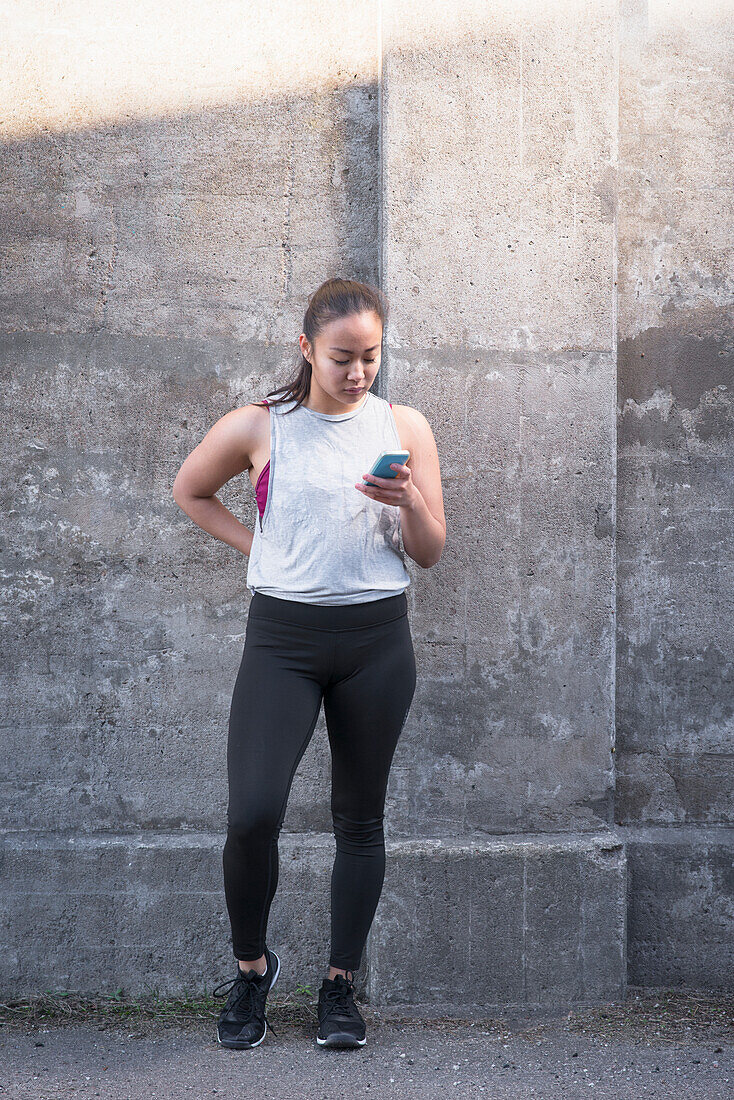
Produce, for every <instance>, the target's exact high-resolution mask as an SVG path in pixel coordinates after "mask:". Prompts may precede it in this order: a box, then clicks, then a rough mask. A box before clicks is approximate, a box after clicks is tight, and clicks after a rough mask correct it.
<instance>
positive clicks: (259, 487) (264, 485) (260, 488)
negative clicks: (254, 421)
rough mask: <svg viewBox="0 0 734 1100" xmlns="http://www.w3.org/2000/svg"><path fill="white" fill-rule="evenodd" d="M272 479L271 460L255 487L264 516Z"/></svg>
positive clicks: (264, 399) (265, 401)
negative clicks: (269, 482) (269, 484)
mask: <svg viewBox="0 0 734 1100" xmlns="http://www.w3.org/2000/svg"><path fill="white" fill-rule="evenodd" d="M263 404H265V405H268V404H269V401H268V400H267V399H266V398H263ZM269 477H270V459H268V461H267V462H266V463H265V466H264V467H263V471H262V473H261V474H260V477H259V478H258V479H257V484H256V485H255V499H256V500H257V510H258V512H259V513H260V515H261V516H262V515H263V514H264V512H265V504H266V502H267V499H268V480H269Z"/></svg>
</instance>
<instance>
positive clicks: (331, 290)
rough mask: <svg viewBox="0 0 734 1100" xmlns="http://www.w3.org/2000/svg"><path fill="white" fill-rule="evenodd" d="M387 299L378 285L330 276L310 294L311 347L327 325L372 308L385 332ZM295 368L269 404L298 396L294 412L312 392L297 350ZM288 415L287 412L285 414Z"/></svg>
mask: <svg viewBox="0 0 734 1100" xmlns="http://www.w3.org/2000/svg"><path fill="white" fill-rule="evenodd" d="M388 310H389V306H388V301H387V298H386V297H385V295H384V294H383V292H382V291H381V290H380V289H379V287H376V286H372V285H371V284H369V283H358V282H356V281H355V280H354V279H327V280H326V282H325V283H322V284H321V286H320V287H319V288H318V289H317V290H315V291H314V292H313V293H312V294H310V295H309V299H308V308H307V310H306V313H305V315H304V318H303V332H304V335H305V337H306V339H307V340H308V342H309V344H310V345H311V348H312V349H313V347H314V341H315V339H316V337H317V336H318V334H319V333H320V332H321V330H322V329H323V328H324V326H325V325H328V324H329V322H330V321H336V320H338V319H339V318H341V317H350V316H351V315H352V314H354V313H365V312H367V311H373V312H374V313H376V314H377V316H378V317H379V318H380V320H381V321H382V329H383V332H384V330H385V325H386V323H387V317H388ZM297 359H298V361H297V364H296V371H295V374H293V375H292V376H291V377H290V378H289V379H288V381H287V382H286V383H285V384H284V385H282V386H278V388H277V389H274V390H271V391H270V393H269V394H268V397H270V395H271V394H278V393H280V394H282V397H279V398H277V399H276V400H275V401H268V404H269V405H283V404H285V403H286V402H288V401H292V400H293V399H295V401H296V404H295V405H294V406H293V408H292V409H290V410H289V412H295V411H296V409H297V408H298V406H299V405H301V404H302V403H303V402H304V401H305V400H306V398H307V397H308V395H309V392H310V389H311V364H310V363H309V361H308V359H306V357H305V356H304V354H303V352H302V351H301V349H300V347H299V349H298V357H297ZM253 404H255V405H264V402H263V401H254V402H253ZM286 415H287V414H286Z"/></svg>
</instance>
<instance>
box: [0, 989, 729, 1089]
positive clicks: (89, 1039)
mask: <svg viewBox="0 0 734 1100" xmlns="http://www.w3.org/2000/svg"><path fill="white" fill-rule="evenodd" d="M360 1007H361V1011H362V1014H363V1016H364V1017H365V1019H366V1021H367V1045H366V1046H365V1047H363V1048H362V1049H359V1050H323V1049H321V1048H320V1047H318V1046H317V1045H316V1042H315V1040H314V1035H315V1025H314V1023H313V1021H311V1020H307V1021H306V1022H304V1021H303V1020H302V1019H301V1020H290V1021H289V1020H288V1019H287V1018H286V1019H279V1017H278V1015H277V1010H276V1008H275V1006H274V1009H273V1012H272V1013H270V1012H269V1013H268V1015H269V1017H271V1016H272V1019H273V1022H274V1024H275V1029H276V1032H277V1035H274V1034H273V1033H272V1032H270V1033H268V1035H267V1036H266V1038H265V1041H264V1042H263V1043H262V1044H261V1045H260V1046H259V1047H256V1048H254V1049H253V1050H246V1051H231V1050H226V1049H224V1048H223V1047H220V1046H219V1045H218V1043H217V1041H216V1037H215V1033H214V1027H215V1017H213V1016H212V1017H211V1018H208V1019H192V1020H189V1021H186V1020H185V1019H182V1020H179V1021H175V1022H165V1023H162V1022H161V1020H160V1019H159V1018H158V1019H157V1018H155V1017H148V1018H141V1019H135V1020H132V1021H128V1022H127V1023H126V1024H121V1023H119V1022H114V1023H110V1021H109V1020H106V1019H104V1018H98V1019H96V1020H94V1019H87V1020H84V1021H79V1020H75V1019H69V1020H66V1021H63V1022H52V1023H44V1022H38V1021H35V1022H29V1021H25V1022H24V1021H22V1020H17V1019H9V1020H6V1021H5V1022H4V1023H3V1024H2V1026H0V1066H2V1069H1V1070H0V1098H5V1097H12V1098H13V1100H47V1098H48V1100H50V1098H52V1097H53V1098H55V1100H56V1098H58V1097H62V1096H63V1097H64V1098H67V1097H68V1098H84V1100H86V1098H93V1097H94V1098H96V1097H103V1098H113V1097H114V1098H115V1100H139V1098H142V1097H146V1098H148V1097H155V1098H156V1100H168V1098H171V1100H174V1098H175V1100H180V1098H181V1097H186V1096H195V1097H215V1096H216V1097H223V1096H226V1097H258V1098H260V1097H262V1098H272V1100H275V1098H278V1100H281V1098H282V1100H286V1098H287V1100H332V1098H334V1100H337V1098H338V1100H343V1098H344V1097H345V1096H349V1097H352V1096H354V1097H365V1096H373V1097H380V1098H384V1100H414V1098H416V1097H420V1100H434V1098H435V1100H439V1098H440V1100H447V1098H450V1097H452V1096H456V1097H472V1098H473V1097H482V1098H490V1097H491V1098H493V1100H524V1098H526V1097H538V1098H541V1100H556V1098H558V1100H560V1098H563V1100H575V1098H576V1097H582V1096H583V1097H589V1096H593V1097H596V1098H597V1100H602V1098H603V1100H627V1098H629V1100H632V1098H634V1100H639V1098H641V1097H650V1098H660V1100H699V1098H700V1100H731V1098H732V1096H734V999H729V1000H726V999H721V998H719V999H718V1000H709V999H707V998H706V996H705V995H701V994H674V993H670V992H665V993H660V992H658V993H657V994H656V993H655V992H654V991H653V992H652V993H650V992H649V991H642V992H640V993H639V994H632V996H631V997H630V996H628V1001H627V1002H626V1003H625V1004H624V1005H609V1006H604V1007H602V1008H599V1007H596V1008H594V1009H589V1010H586V1011H584V1010H577V1011H574V1012H573V1013H569V1014H567V1015H564V1016H562V1017H556V1018H545V1019H541V1020H535V1021H533V1020H529V1019H528V1018H522V1017H516V1018H514V1019H512V1018H509V1017H507V1018H503V1019H501V1020H498V1019H492V1018H482V1017H481V1016H478V1015H477V1014H476V1013H475V1014H474V1018H467V1019H464V1020H457V1019H452V1020H446V1019H430V1018H421V1014H420V1012H418V1011H416V1010H410V1009H401V1010H396V1009H390V1010H388V1009H376V1008H371V1007H370V1006H360ZM424 1016H425V1014H424Z"/></svg>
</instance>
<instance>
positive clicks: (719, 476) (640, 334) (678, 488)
mask: <svg viewBox="0 0 734 1100" xmlns="http://www.w3.org/2000/svg"><path fill="white" fill-rule="evenodd" d="M623 7H624V12H625V14H624V17H623V19H622V23H621V31H622V45H621V54H620V164H619V203H620V209H619V312H618V329H619V391H618V403H619V464H618V479H619V500H618V514H619V531H618V550H619V556H618V578H617V591H618V619H617V626H618V631H617V704H618V705H617V765H618V769H619V771H618V789H617V820H618V821H619V822H625V823H627V822H629V823H630V824H631V823H634V822H639V823H640V824H648V823H649V824H666V823H670V824H683V823H689V822H690V823H700V824H705V823H710V824H712V825H714V824H725V823H727V822H728V823H734V616H732V614H731V609H732V592H734V387H733V383H734V332H733V331H732V312H731V304H732V298H734V268H732V263H731V224H732V216H733V215H734V194H733V192H732V187H731V180H732V159H731V149H730V144H729V142H730V131H731V112H732V108H733V107H734V90H733V89H732V83H731V80H730V75H731V70H732V64H734V18H733V17H734V8H733V7H732V5H731V4H730V3H724V4H716V5H702V6H701V7H700V8H697V9H696V13H695V19H690V18H689V14H690V13H688V14H686V13H685V11H684V9H683V7H680V8H678V7H677V6H676V5H661V4H650V5H648V4H646V3H642V2H640V3H636V2H632V0H628V2H627V3H626V4H625V5H624V6H623Z"/></svg>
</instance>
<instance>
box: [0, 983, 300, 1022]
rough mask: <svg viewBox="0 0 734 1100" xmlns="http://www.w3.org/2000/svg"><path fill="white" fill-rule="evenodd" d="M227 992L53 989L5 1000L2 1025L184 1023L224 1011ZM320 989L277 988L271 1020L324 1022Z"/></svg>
mask: <svg viewBox="0 0 734 1100" xmlns="http://www.w3.org/2000/svg"><path fill="white" fill-rule="evenodd" d="M225 1000H226V996H219V997H213V996H211V995H203V996H201V995H199V996H189V997H183V998H161V997H160V996H159V994H158V991H157V990H152V991H150V992H149V993H146V994H144V995H141V996H139V997H126V996H124V991H123V990H122V989H118V990H116V991H115V993H114V994H112V995H108V996H105V995H103V994H98V995H96V996H89V995H87V994H84V993H79V992H77V991H75V990H64V989H61V990H59V989H55V990H52V989H47V990H44V991H43V992H42V993H40V994H38V995H37V996H34V997H27V998H19V999H15V1000H8V1001H5V1002H4V1003H0V1025H4V1024H23V1025H25V1026H29V1025H31V1026H32V1025H38V1024H64V1023H74V1024H79V1023H84V1024H90V1025H97V1026H98V1027H99V1026H105V1027H114V1026H116V1025H128V1024H137V1025H140V1024H145V1023H146V1022H148V1021H155V1022H156V1024H157V1025H160V1024H170V1025H176V1026H179V1025H182V1024H187V1023H196V1022H199V1021H213V1020H216V1019H217V1018H218V1016H219V1013H220V1011H221V1008H222V1006H223V1005H224V1003H225ZM316 1000H317V994H316V993H315V992H314V990H313V989H312V988H311V986H309V985H299V986H297V987H296V989H295V990H294V991H293V992H292V993H277V992H275V991H273V993H271V994H270V996H269V997H268V1007H267V1013H268V1019H272V1020H273V1021H274V1023H275V1025H276V1027H277V1025H278V1021H280V1022H281V1023H284V1024H286V1023H290V1024H311V1023H314V1022H318V1015H317V1013H316Z"/></svg>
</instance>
